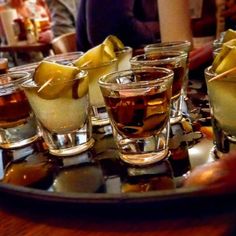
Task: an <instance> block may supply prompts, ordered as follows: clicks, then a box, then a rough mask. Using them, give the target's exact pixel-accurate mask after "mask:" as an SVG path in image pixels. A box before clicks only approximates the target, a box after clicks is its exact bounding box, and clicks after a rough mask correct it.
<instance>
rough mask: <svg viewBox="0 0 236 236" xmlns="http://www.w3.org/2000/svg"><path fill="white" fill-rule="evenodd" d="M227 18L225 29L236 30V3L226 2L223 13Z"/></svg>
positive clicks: (231, 0) (229, 0) (233, 1)
mask: <svg viewBox="0 0 236 236" xmlns="http://www.w3.org/2000/svg"><path fill="white" fill-rule="evenodd" d="M222 15H223V16H224V17H225V28H226V29H229V28H231V29H234V30H236V1H235V0H225V10H224V11H223V12H222Z"/></svg>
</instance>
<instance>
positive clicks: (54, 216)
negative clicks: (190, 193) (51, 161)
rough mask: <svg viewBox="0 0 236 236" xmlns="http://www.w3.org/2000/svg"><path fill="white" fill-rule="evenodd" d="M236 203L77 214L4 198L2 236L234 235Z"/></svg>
mask: <svg viewBox="0 0 236 236" xmlns="http://www.w3.org/2000/svg"><path fill="white" fill-rule="evenodd" d="M235 222H236V204H234V197H229V198H225V199H224V198H222V199H214V196H213V197H212V199H208V201H207V202H201V201H199V202H198V204H196V205H194V202H193V204H192V205H191V204H189V203H188V204H186V205H185V203H184V202H182V204H181V205H179V206H178V205H177V206H175V207H172V206H171V205H170V206H169V207H168V206H166V207H164V208H161V207H160V206H159V205H158V206H155V204H153V205H152V204H147V205H143V206H142V207H137V206H135V205H134V206H130V207H129V206H126V207H125V208H123V207H122V205H117V206H115V207H111V206H110V207H109V206H100V207H91V208H79V207H78V208H76V207H75V208H74V207H69V206H66V205H63V203H62V205H61V206H59V205H58V204H57V205H55V206H53V205H50V203H47V204H41V203H37V202H31V203H30V202H27V201H21V200H20V199H18V198H15V197H14V196H8V195H5V194H2V193H1V194H0V235H1V236H13V235H14V236H15V235H19V236H31V235H34V236H41V235H43V236H47V235H50V236H53V235H56V236H60V235H63V236H66V235H82V236H83V235H86V236H89V235H98V236H99V235H101V236H106V235H107V236H109V235H114V236H115V235H121V234H122V235H127V236H128V235H129V236H131V235H135V236H138V235H143V236H144V235H145V236H146V235H148V236H149V235H161V236H171V235H173V236H174V235H178V236H179V235H181V236H182V235H183V236H185V235H191V236H195V235H196V236H201V235H203V236H204V235H211V236H221V235H222V236H231V235H232V236H233V235H236V224H235Z"/></svg>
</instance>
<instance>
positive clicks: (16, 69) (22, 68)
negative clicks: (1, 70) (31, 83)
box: [8, 62, 39, 75]
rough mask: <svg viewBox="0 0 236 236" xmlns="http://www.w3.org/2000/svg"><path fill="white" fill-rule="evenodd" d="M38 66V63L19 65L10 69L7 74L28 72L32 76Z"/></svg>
mask: <svg viewBox="0 0 236 236" xmlns="http://www.w3.org/2000/svg"><path fill="white" fill-rule="evenodd" d="M38 65H39V62H33V63H28V64H24V65H20V66H14V67H11V68H10V69H9V70H8V72H22V71H24V72H28V73H30V74H31V75H33V73H34V71H35V69H36V68H37V66H38Z"/></svg>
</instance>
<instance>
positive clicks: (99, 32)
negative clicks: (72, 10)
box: [76, 0, 160, 51]
mask: <svg viewBox="0 0 236 236" xmlns="http://www.w3.org/2000/svg"><path fill="white" fill-rule="evenodd" d="M76 31H77V44H78V50H82V51H87V50H88V49H89V48H91V47H94V46H96V45H98V44H100V43H101V42H102V41H103V40H104V39H105V38H106V37H107V36H108V35H109V34H113V35H116V36H117V37H118V38H120V39H121V41H122V42H123V43H124V44H125V45H127V46H131V47H133V48H138V47H140V46H141V45H143V44H148V43H154V42H156V41H157V40H158V39H159V38H160V35H159V24H158V13H157V0H123V1H122V0H81V1H80V4H79V8H78V18H77V30H76Z"/></svg>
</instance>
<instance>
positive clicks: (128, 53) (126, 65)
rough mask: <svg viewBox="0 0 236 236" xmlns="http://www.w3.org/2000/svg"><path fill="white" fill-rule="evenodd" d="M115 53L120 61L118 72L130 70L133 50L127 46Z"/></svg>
mask: <svg viewBox="0 0 236 236" xmlns="http://www.w3.org/2000/svg"><path fill="white" fill-rule="evenodd" d="M115 53H116V57H117V60H118V70H128V69H130V67H131V65H130V59H131V57H132V55H133V49H132V48H131V47H128V46H125V47H124V48H123V49H121V50H119V51H116V52H115Z"/></svg>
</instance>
